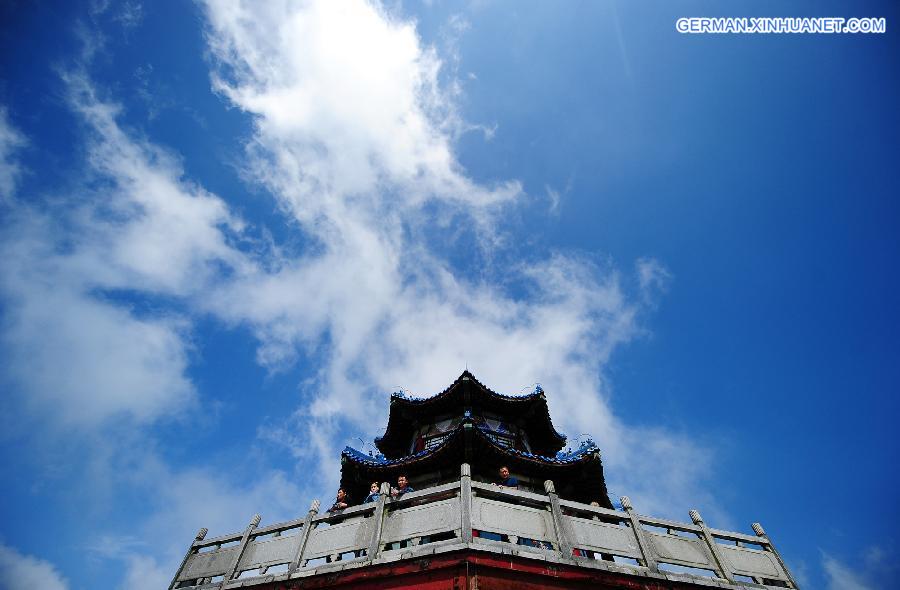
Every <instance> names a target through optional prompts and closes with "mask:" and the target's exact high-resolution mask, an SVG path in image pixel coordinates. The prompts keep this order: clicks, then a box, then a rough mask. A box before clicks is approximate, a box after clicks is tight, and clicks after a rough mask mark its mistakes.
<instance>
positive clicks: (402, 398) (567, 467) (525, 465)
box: [341, 370, 612, 508]
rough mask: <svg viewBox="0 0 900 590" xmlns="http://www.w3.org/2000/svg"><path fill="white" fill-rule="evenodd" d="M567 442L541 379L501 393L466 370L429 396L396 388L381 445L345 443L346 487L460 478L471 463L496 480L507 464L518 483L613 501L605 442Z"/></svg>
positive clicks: (365, 489)
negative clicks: (523, 390) (373, 449)
mask: <svg viewBox="0 0 900 590" xmlns="http://www.w3.org/2000/svg"><path fill="white" fill-rule="evenodd" d="M565 444H566V437H565V435H563V434H561V433H559V432H558V431H557V430H556V429H555V428H554V427H553V423H552V421H551V420H550V413H549V410H548V408H547V397H546V395H545V394H544V391H543V389H542V388H541V387H540V386H537V387H535V389H534V391H533V392H532V393H531V394H529V395H523V396H508V395H502V394H499V393H497V392H495V391H492V390H491V389H489V388H487V387H486V386H484V385H483V384H482V383H481V382H479V381H478V380H477V379H476V378H475V376H474V375H472V374H471V373H470V372H469V371H468V370H466V371H464V372H463V374H462V375H460V376H459V377H458V378H457V379H456V381H454V382H453V383H452V384H451V385H450V387H448V388H447V389H445V390H444V391H442V392H440V393H438V394H437V395H435V396H432V397H429V398H425V399H415V398H412V397H409V396H407V395H405V394H403V393H402V392H401V393H394V394H392V395H391V405H390V415H389V418H388V424H387V429H386V430H385V433H384V435H382V436H380V437H378V438H376V439H375V445H376V446H377V447H378V450H379V451H380V453H378V454H366V453H362V452H360V451H358V450H356V449H354V448H352V447H346V448H345V449H344V451H343V452H342V453H341V487H342V488H344V489H345V490H347V491H348V492H349V493H350V495H351V497H355V498H364V497H365V496H366V495H367V494H368V493H369V485H370V484H371V482H382V481H389V482H395V481H397V477H398V476H399V475H401V474H403V475H406V476H407V478H408V479H409V482H410V484H411V485H412V487H414V488H415V489H421V488H425V487H430V486H434V485H439V484H442V483H446V482H448V481H452V480H456V479H458V478H459V466H460V465H461V464H463V463H468V464H470V465H471V466H472V479H473V480H475V481H482V482H487V483H491V482H495V481H497V477H498V476H497V471H498V469H499V468H500V467H501V466H505V467H508V468H509V470H510V472H511V473H513V474H514V475H515V476H516V478H517V479H518V481H519V485H518V488H519V489H520V490H529V491H543V489H544V482H545V481H547V480H552V481H553V482H554V483H555V484H556V489H557V492H558V493H559V495H560V497H562V498H566V499H570V500H574V501H577V502H584V503H585V504H590V503H591V502H596V503H597V504H598V505H599V506H603V507H605V508H612V504H611V503H610V501H609V496H608V494H607V491H606V482H605V481H604V479H603V465H602V463H601V461H600V449H598V448H597V445H596V444H594V442H593V441H592V440H586V441H584V442H582V443H581V444H580V445H579V446H578V448H576V449H575V450H568V451H563V450H562V449H563V447H564V446H565Z"/></svg>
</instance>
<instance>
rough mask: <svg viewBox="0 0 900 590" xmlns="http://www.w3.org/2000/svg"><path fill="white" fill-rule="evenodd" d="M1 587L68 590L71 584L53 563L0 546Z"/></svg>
mask: <svg viewBox="0 0 900 590" xmlns="http://www.w3.org/2000/svg"><path fill="white" fill-rule="evenodd" d="M0 587H2V588H3V590H22V589H24V588H40V589H41V590H66V589H67V588H68V587H69V584H68V582H67V581H66V579H65V578H63V577H62V576H61V575H60V573H59V572H58V571H57V570H56V568H55V567H54V566H53V564H52V563H50V562H48V561H45V560H43V559H39V558H37V557H34V556H31V555H25V554H23V553H20V552H19V551H17V550H16V549H14V548H12V547H8V546H6V545H0Z"/></svg>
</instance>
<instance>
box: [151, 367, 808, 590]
mask: <svg viewBox="0 0 900 590" xmlns="http://www.w3.org/2000/svg"><path fill="white" fill-rule="evenodd" d="M375 445H376V448H377V451H378V452H377V453H376V452H375V451H373V452H371V453H365V452H361V451H359V450H357V449H353V448H350V447H346V448H345V449H344V450H343V452H342V453H341V487H342V488H343V490H344V492H349V496H350V501H349V502H344V503H342V504H338V503H337V502H336V503H335V505H334V506H332V508H331V509H330V510H328V511H327V512H324V513H320V507H321V506H320V502H319V501H318V500H313V501H312V503H311V505H310V507H309V510H308V511H307V513H306V514H305V515H302V516H300V517H298V518H295V519H293V520H289V521H286V522H279V523H274V524H267V525H264V526H261V517H260V516H259V515H258V514H256V515H254V516H253V517H252V518H251V519H250V522H249V524H248V525H247V526H246V527H245V528H244V530H243V531H237V532H233V533H230V534H225V535H220V536H216V537H212V538H207V532H208V531H207V529H205V528H201V529H200V531H199V532H198V533H197V535H196V537H195V539H194V540H193V542H191V544H190V546H189V547H188V550H187V553H186V554H185V556H184V559H183V560H182V562H181V565H180V567H179V568H178V570H177V571H176V573H175V577H174V578H173V580H172V582H171V584H170V585H169V590H176V589H185V588H187V589H191V590H228V589H232V588H249V589H251V590H299V589H301V588H340V589H343V590H363V589H368V588H378V589H383V590H388V589H412V588H415V589H416V590H461V589H464V588H465V589H469V590H474V589H476V588H477V589H480V590H491V589H497V590H508V589H512V588H523V589H526V590H538V589H542V588H554V589H559V590H563V589H566V590H568V589H575V588H599V589H608V590H614V589H632V590H700V589H705V588H719V589H722V588H724V589H729V590H749V589H761V588H762V589H765V588H794V589H796V588H797V587H798V586H797V584H796V581H795V580H794V578H793V577H792V576H791V574H790V572H789V571H788V569H787V567H786V566H785V564H784V562H783V561H782V559H781V556H780V555H779V554H778V552H777V551H776V550H775V547H774V545H773V544H772V541H771V540H770V539H769V537H768V536H767V535H766V533H765V531H764V530H763V528H762V526H761V525H760V524H759V523H753V525H752V529H753V534H747V533H740V532H731V531H725V530H721V529H715V528H711V527H710V526H708V525H707V524H706V522H705V521H704V520H703V518H702V517H701V516H700V514H699V512H697V511H696V510H691V511H690V512H689V515H690V520H691V522H679V521H674V520H670V519H664V518H657V517H652V516H646V515H642V514H639V513H638V512H636V511H635V509H634V507H633V506H632V503H631V500H630V499H629V498H628V497H627V496H622V497H621V498H620V499H619V506H620V509H619V510H617V509H615V508H614V507H613V505H612V503H611V502H610V500H609V496H608V493H607V489H606V482H605V480H604V475H603V464H602V462H601V460H600V451H599V449H598V447H597V445H596V444H595V443H594V442H593V441H592V440H584V441H582V442H581V443H580V444H578V445H577V447H576V448H575V449H574V450H572V449H571V448H566V437H565V436H564V435H563V434H561V433H560V432H559V431H557V430H556V429H555V428H554V427H553V423H552V421H551V419H550V414H549V411H548V407H547V398H546V396H545V394H544V391H543V390H542V389H541V388H540V387H539V386H538V387H536V388H535V389H534V391H533V392H531V393H530V394H528V395H519V396H509V395H503V394H500V393H497V392H494V391H492V390H491V389H489V388H488V387H486V386H485V385H483V384H482V383H480V382H479V381H478V380H477V379H476V378H475V376H474V375H472V374H471V373H470V372H469V371H468V370H467V371H464V372H463V373H462V374H461V375H460V376H459V377H458V378H457V379H456V380H455V381H454V382H453V383H452V384H451V385H450V387H448V388H447V389H445V390H444V391H442V392H440V393H438V394H436V395H433V396H431V397H428V398H422V399H417V398H412V397H410V396H408V395H406V394H403V393H395V394H393V395H391V399H390V414H389V418H388V423H387V428H386V429H385V432H384V434H383V435H382V436H380V437H378V438H376V439H375ZM564 449H565V450H564ZM501 467H506V468H508V469H509V471H510V472H511V474H512V475H513V476H515V477H516V479H517V480H518V481H517V484H516V485H513V482H511V481H510V480H504V481H500V475H499V473H498V472H499V471H500V468H501ZM400 476H404V477H406V478H407V480H408V482H409V484H410V486H411V487H412V488H413V489H406V490H405V491H403V492H402V493H400V492H398V491H397V490H394V489H392V484H394V483H397V480H398V478H399V477H400ZM373 483H375V484H378V486H377V488H376V489H377V492H373V493H372V494H371V495H369V493H370V490H371V486H372V484H373ZM504 483H505V484H506V485H497V484H504ZM367 496H368V497H367ZM362 498H366V501H364V502H362V503H354V501H353V500H354V499H355V500H356V502H359V500H360V499H362Z"/></svg>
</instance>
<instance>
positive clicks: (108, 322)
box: [0, 73, 243, 426]
mask: <svg viewBox="0 0 900 590" xmlns="http://www.w3.org/2000/svg"><path fill="white" fill-rule="evenodd" d="M66 82H67V85H68V88H69V90H70V93H71V94H70V98H71V100H70V103H71V105H72V107H73V109H74V110H75V111H76V112H78V113H79V114H80V115H81V116H82V118H83V120H84V121H85V122H86V123H87V124H88V128H89V137H88V140H87V156H88V160H89V164H90V175H91V176H90V177H89V179H88V182H86V183H85V184H84V185H83V186H82V187H81V188H79V189H75V190H74V191H73V192H74V194H67V195H62V196H60V197H55V198H53V199H50V200H46V201H44V200H38V199H29V200H26V199H24V198H23V199H21V200H17V201H15V202H11V203H10V205H11V209H10V211H9V215H8V217H7V219H6V220H5V226H6V227H5V229H4V238H3V239H2V241H0V251H2V253H3V256H4V260H6V261H7V262H6V264H4V265H3V268H2V271H0V272H2V286H0V292H2V295H3V297H4V300H5V303H6V305H5V310H4V324H5V326H4V327H5V330H4V333H3V337H2V345H3V347H4V349H5V358H6V360H5V363H4V364H5V369H6V371H5V373H6V377H7V378H8V379H9V380H11V381H12V382H13V383H14V385H15V390H16V391H18V392H19V393H20V396H19V398H20V401H22V402H23V403H24V404H25V405H26V406H27V407H29V408H31V409H32V410H34V412H33V415H36V416H41V417H42V419H43V418H46V419H47V420H48V421H50V422H54V421H55V422H57V423H63V424H66V425H68V426H92V425H96V424H99V423H102V422H103V421H105V420H106V419H108V418H110V417H113V416H126V417H131V418H134V419H137V420H139V421H149V420H153V419H155V418H157V417H159V416H163V415H169V414H172V413H174V412H177V411H178V410H181V409H183V408H184V407H185V406H186V404H188V403H190V401H191V400H192V399H193V397H194V387H193V385H192V384H191V383H190V381H189V379H188V378H187V377H186V376H185V371H186V368H187V366H188V360H189V358H188V357H189V353H190V350H191V345H190V342H189V323H188V322H187V321H186V319H185V318H184V317H183V316H182V314H181V313H180V312H178V311H171V310H167V309H166V308H165V306H162V308H161V310H159V311H154V312H147V313H137V312H136V311H135V310H134V309H133V308H132V307H133V304H132V303H128V301H130V300H129V299H128V297H124V298H122V299H120V300H118V301H117V298H116V296H115V295H116V293H117V292H126V293H133V294H138V295H139V296H146V295H164V296H176V297H178V296H181V297H184V296H189V295H191V294H192V293H197V292H198V291H201V290H202V289H203V287H204V286H205V285H206V284H207V283H208V282H209V281H211V280H213V279H214V278H216V277H218V275H219V274H220V273H221V272H223V269H227V268H231V267H240V265H242V264H243V261H242V256H241V255H240V254H238V253H237V251H236V250H234V249H233V248H231V247H230V246H229V245H228V243H227V240H228V236H229V235H233V234H234V233H235V232H238V231H239V230H240V223H239V222H238V221H236V220H235V219H233V218H232V217H231V216H230V215H229V214H228V211H227V209H226V207H225V205H224V204H223V203H222V201H221V200H219V199H218V198H216V197H214V196H212V195H209V194H208V193H206V192H205V191H204V190H203V189H201V188H199V187H197V186H194V185H192V184H190V183H188V182H184V181H182V180H180V177H181V170H180V168H179V167H178V165H177V162H176V161H175V159H174V158H173V157H172V156H171V155H169V154H167V153H166V152H164V151H162V150H160V149H158V148H156V147H155V146H152V145H150V144H148V143H146V142H142V141H140V140H135V139H132V138H130V137H128V136H127V135H126V134H125V133H124V132H123V131H122V129H121V128H120V127H119V125H118V124H117V122H116V116H117V114H118V109H117V107H115V106H114V105H111V104H108V103H105V102H103V101H101V100H99V99H98V98H97V97H96V95H95V90H94V88H93V87H92V86H91V85H90V83H89V82H88V81H87V80H86V78H85V77H84V76H83V75H81V74H77V73H76V74H70V75H68V76H67V78H66ZM98 179H99V180H101V181H102V182H95V184H97V185H99V186H101V187H102V188H100V189H96V188H89V186H90V185H91V182H90V181H91V180H94V181H96V180H98ZM32 201H34V202H39V201H40V202H41V204H42V205H43V207H44V208H39V207H40V206H41V205H36V204H34V203H33V202H32ZM132 301H133V300H132Z"/></svg>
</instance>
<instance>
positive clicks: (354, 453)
mask: <svg viewBox="0 0 900 590" xmlns="http://www.w3.org/2000/svg"><path fill="white" fill-rule="evenodd" d="M464 426H465V423H463V424H460V425H459V426H457V427H456V429H455V430H453V431H452V432H450V433H448V434H447V438H446V439H444V441H443V442H441V444H439V445H437V446H436V447H433V448H431V449H423V450H421V451H419V452H417V453H414V454H412V455H407V456H405V457H399V458H396V459H388V458H386V457H385V456H384V455H382V454H381V453H378V454H366V453H363V452H361V451H358V450H356V449H354V448H353V447H350V446H347V447H344V450H343V451H342V452H341V456H342V457H346V458H347V459H350V460H351V461H354V462H357V463H361V464H365V465H370V466H375V467H377V466H385V467H387V466H395V465H410V464H413V463H416V462H418V461H421V460H424V459H425V458H426V457H428V456H429V455H432V454H435V453H437V452H439V451H440V450H441V449H443V448H444V447H445V446H447V445H449V444H450V442H451V439H453V438H454V437H456V436H458V435H459V433H461V432H462V429H463V428H464ZM475 427H476V429H477V431H478V432H480V433H481V434H482V436H483V437H484V439H485V440H486V441H487V442H489V443H490V444H491V445H493V446H494V447H495V448H496V449H497V450H499V451H501V452H503V453H507V454H510V455H515V456H519V457H523V458H525V459H530V460H532V461H537V462H541V463H547V464H557V465H563V464H567V463H575V462H578V461H581V460H583V459H584V458H585V457H586V456H588V455H593V454H594V453H599V452H600V449H599V448H598V447H597V445H596V444H595V443H594V441H592V440H587V441H585V442H583V443H581V445H580V446H579V447H578V448H577V449H575V450H572V451H568V452H564V451H560V452H558V453H556V455H555V456H553V457H546V456H543V455H537V454H534V453H529V452H527V451H520V450H518V449H513V448H510V447H507V446H504V445H501V444H499V443H497V442H496V441H495V440H493V439H492V438H491V436H490V433H491V431H490V429H488V428H487V427H486V426H485V425H483V424H476V425H475Z"/></svg>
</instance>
